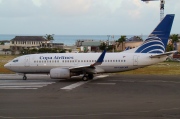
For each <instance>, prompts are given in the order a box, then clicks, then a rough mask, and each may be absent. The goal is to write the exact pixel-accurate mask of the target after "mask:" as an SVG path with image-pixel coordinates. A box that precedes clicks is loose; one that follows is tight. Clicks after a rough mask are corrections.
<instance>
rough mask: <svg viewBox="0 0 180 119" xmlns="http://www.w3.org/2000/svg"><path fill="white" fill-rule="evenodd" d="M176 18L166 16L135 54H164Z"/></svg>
mask: <svg viewBox="0 0 180 119" xmlns="http://www.w3.org/2000/svg"><path fill="white" fill-rule="evenodd" d="M174 16H175V15H174V14H168V15H166V16H165V18H164V19H163V20H162V21H161V22H160V23H159V25H158V26H157V27H156V28H155V29H154V30H153V32H152V33H151V34H150V35H149V37H148V38H147V39H146V40H145V41H144V43H143V44H142V45H141V46H140V47H139V48H138V49H137V50H136V51H135V53H159V54H160V53H164V52H165V51H166V46H167V43H168V39H169V35H170V32H171V28H172V24H173V21H174Z"/></svg>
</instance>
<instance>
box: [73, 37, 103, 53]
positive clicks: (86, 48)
mask: <svg viewBox="0 0 180 119" xmlns="http://www.w3.org/2000/svg"><path fill="white" fill-rule="evenodd" d="M102 42H103V41H101V40H100V41H95V40H77V41H76V46H77V47H80V52H98V51H99V46H100V45H101V43H102Z"/></svg>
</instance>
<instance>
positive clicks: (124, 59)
mask: <svg viewBox="0 0 180 119" xmlns="http://www.w3.org/2000/svg"><path fill="white" fill-rule="evenodd" d="M174 17H175V15H174V14H168V15H166V17H165V18H164V19H163V20H162V21H161V22H160V23H159V24H158V26H157V27H156V28H155V29H154V30H153V32H152V33H151V34H150V35H149V37H148V38H147V39H146V40H145V41H144V42H143V44H142V45H140V46H139V47H137V48H133V49H129V50H125V51H123V52H118V53H107V52H106V50H104V51H103V52H102V53H45V54H30V55H24V56H20V57H17V58H15V59H13V60H12V61H10V62H8V63H7V64H5V65H4V67H5V68H7V69H9V70H11V71H13V72H16V73H20V74H23V80H26V79H27V76H26V74H42V73H45V74H49V75H50V77H51V78H52V79H70V78H71V77H73V76H79V75H83V77H82V80H83V81H87V80H91V79H93V77H94V74H99V73H112V72H121V71H128V70H134V69H137V68H142V67H146V66H149V65H153V64H156V63H159V62H162V61H165V60H166V58H167V57H168V56H169V55H171V54H172V53H174V52H165V50H166V46H167V43H168V38H169V35H170V31H171V27H172V24H173V21H174Z"/></svg>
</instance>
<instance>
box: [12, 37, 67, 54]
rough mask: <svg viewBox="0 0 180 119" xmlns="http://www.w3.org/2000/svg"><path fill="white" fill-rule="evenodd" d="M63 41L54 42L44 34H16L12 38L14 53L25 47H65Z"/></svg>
mask: <svg viewBox="0 0 180 119" xmlns="http://www.w3.org/2000/svg"><path fill="white" fill-rule="evenodd" d="M63 45H64V44H63V43H52V42H51V41H48V40H46V39H45V38H44V37H43V36H16V37H15V38H13V39H12V40H10V50H11V51H12V54H19V53H20V51H21V50H23V49H39V48H61V49H62V48H63Z"/></svg>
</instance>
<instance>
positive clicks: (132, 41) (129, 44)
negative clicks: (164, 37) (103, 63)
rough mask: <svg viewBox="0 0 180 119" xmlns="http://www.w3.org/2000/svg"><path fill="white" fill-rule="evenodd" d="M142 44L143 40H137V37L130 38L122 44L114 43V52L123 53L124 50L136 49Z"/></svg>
mask: <svg viewBox="0 0 180 119" xmlns="http://www.w3.org/2000/svg"><path fill="white" fill-rule="evenodd" d="M142 43H143V40H141V39H139V38H137V37H135V36H134V37H131V38H129V39H127V40H126V41H125V42H123V43H120V44H119V43H116V50H117V51H124V50H125V49H126V48H130V49H132V48H136V47H138V46H140V45H141V44H142Z"/></svg>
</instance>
